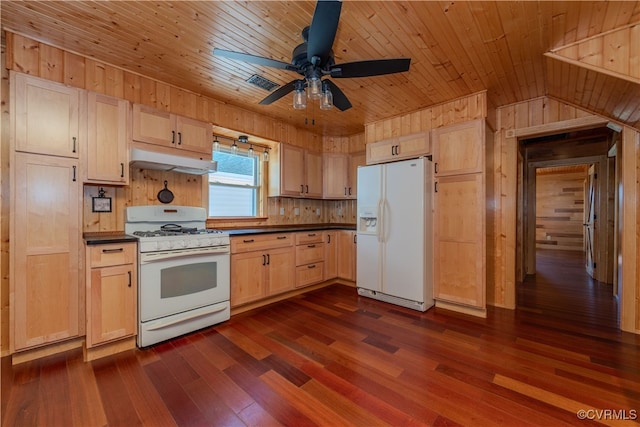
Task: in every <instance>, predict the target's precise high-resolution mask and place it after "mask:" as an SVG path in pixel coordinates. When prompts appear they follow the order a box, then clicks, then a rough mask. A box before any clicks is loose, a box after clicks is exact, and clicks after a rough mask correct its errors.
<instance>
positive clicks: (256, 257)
mask: <svg viewBox="0 0 640 427" xmlns="http://www.w3.org/2000/svg"><path fill="white" fill-rule="evenodd" d="M294 240H295V239H294V238H293V235H292V234H291V233H274V234H263V235H251V236H238V237H232V238H231V307H237V306H240V305H243V304H246V303H250V302H254V301H258V300H260V299H263V298H266V297H269V296H272V295H277V294H280V293H282V292H286V291H289V290H292V289H293V288H294V284H295V277H296V271H295V267H296V264H295V250H294Z"/></svg>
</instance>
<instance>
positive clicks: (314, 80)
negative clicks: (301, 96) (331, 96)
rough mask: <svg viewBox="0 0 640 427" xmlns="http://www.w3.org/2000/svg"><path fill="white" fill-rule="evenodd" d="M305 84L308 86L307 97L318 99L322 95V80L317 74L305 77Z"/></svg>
mask: <svg viewBox="0 0 640 427" xmlns="http://www.w3.org/2000/svg"><path fill="white" fill-rule="evenodd" d="M307 86H308V87H309V99H320V97H321V96H322V82H321V81H320V78H319V77H318V76H311V77H309V78H307Z"/></svg>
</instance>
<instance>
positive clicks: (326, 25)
mask: <svg viewBox="0 0 640 427" xmlns="http://www.w3.org/2000/svg"><path fill="white" fill-rule="evenodd" d="M341 9H342V2H341V1H335V0H318V2H317V3H316V8H315V10H314V11H313V19H312V20H311V26H310V27H309V39H308V40H307V60H308V61H309V62H310V63H311V64H313V65H315V66H318V67H322V66H323V65H324V64H326V62H327V60H328V59H329V57H330V55H331V47H332V46H333V41H334V40H335V38H336V31H338V21H339V20H340V11H341ZM316 58H317V59H316Z"/></svg>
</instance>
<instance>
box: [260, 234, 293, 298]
mask: <svg viewBox="0 0 640 427" xmlns="http://www.w3.org/2000/svg"><path fill="white" fill-rule="evenodd" d="M267 266H268V269H267V271H268V275H269V279H268V290H267V295H275V294H279V293H282V292H286V291H289V290H291V289H293V287H294V285H295V281H296V260H295V252H294V250H293V246H291V247H289V248H280V249H271V250H269V251H268V254H267Z"/></svg>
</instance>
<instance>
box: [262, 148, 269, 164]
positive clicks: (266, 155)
mask: <svg viewBox="0 0 640 427" xmlns="http://www.w3.org/2000/svg"><path fill="white" fill-rule="evenodd" d="M262 158H263V159H264V161H265V162H268V161H269V150H268V149H267V148H266V147H265V149H264V153H262Z"/></svg>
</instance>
